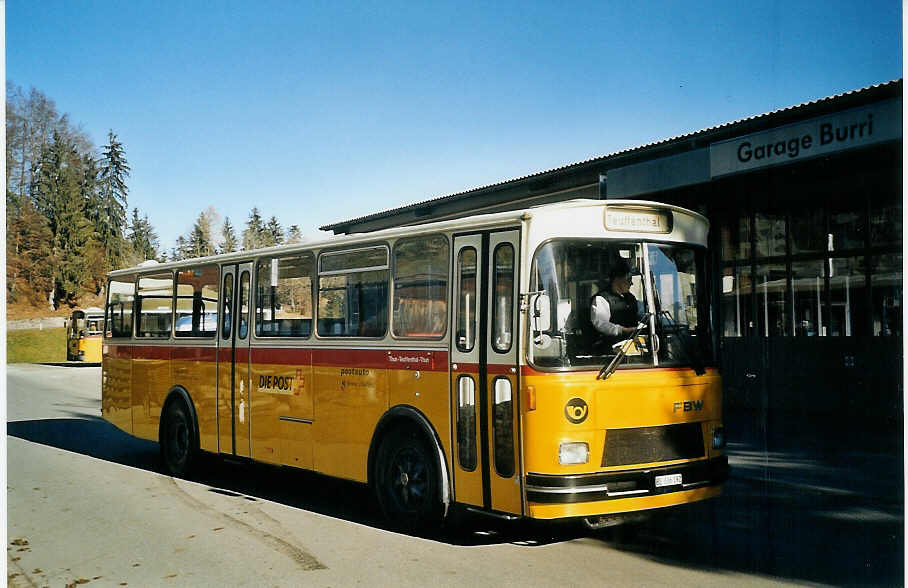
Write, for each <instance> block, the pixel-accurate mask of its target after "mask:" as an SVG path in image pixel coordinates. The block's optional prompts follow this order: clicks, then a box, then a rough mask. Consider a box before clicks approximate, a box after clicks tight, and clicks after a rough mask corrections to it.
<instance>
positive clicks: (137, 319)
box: [132, 268, 177, 341]
mask: <svg viewBox="0 0 908 588" xmlns="http://www.w3.org/2000/svg"><path fill="white" fill-rule="evenodd" d="M165 273H170V329H169V331H168V333H167V334H166V335H140V334H139V325H140V324H141V314H142V313H141V312H136V310H137V309H138V302H139V299H140V296H139V284H140V283H141V281H142V279H143V278H154V277H155V276H163V274H165ZM162 279H163V278H162ZM176 279H177V272H176V268H170V269H162V270H158V271H156V272H149V273H146V274H139V275H137V276H136V290H135V292H136V293H135V298H134V299H133V320H132V324H133V327H132V333H133V337H134V338H136V339H138V340H141V341H146V340H149V339H150V340H156V341H166V340H169V339H173V330H174V326H175V324H174V323H175V321H174V312H175V310H176V293H177V284H176ZM146 298H147V297H146ZM156 298H162V299H163V298H164V297H163V296H157V297H156Z"/></svg>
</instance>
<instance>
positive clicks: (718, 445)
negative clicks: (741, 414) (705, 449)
mask: <svg viewBox="0 0 908 588" xmlns="http://www.w3.org/2000/svg"><path fill="white" fill-rule="evenodd" d="M723 447H725V427H716V428H715V429H713V449H722V448H723Z"/></svg>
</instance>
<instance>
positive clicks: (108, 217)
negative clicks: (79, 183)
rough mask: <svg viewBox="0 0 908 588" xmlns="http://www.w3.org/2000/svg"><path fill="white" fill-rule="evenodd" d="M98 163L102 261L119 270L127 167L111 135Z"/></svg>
mask: <svg viewBox="0 0 908 588" xmlns="http://www.w3.org/2000/svg"><path fill="white" fill-rule="evenodd" d="M107 141H108V142H107V145H105V146H104V148H103V149H104V151H103V154H102V159H101V169H100V174H99V198H100V212H99V220H98V228H99V231H98V232H99V234H100V238H101V241H102V242H103V243H104V254H105V258H106V259H107V262H108V264H109V266H110V267H112V268H113V267H119V266H120V261H121V257H122V255H123V249H124V247H123V245H124V241H125V240H124V238H123V231H124V229H125V228H126V199H127V195H128V193H129V188H128V187H127V186H126V178H128V177H129V169H130V168H129V163H128V162H127V161H126V155H125V153H124V151H123V145H122V143H120V142H119V141H118V140H117V135H116V134H115V133H114V132H113V131H110V132H109V133H108V135H107Z"/></svg>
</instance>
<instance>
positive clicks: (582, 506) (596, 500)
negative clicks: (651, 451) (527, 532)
mask: <svg viewBox="0 0 908 588" xmlns="http://www.w3.org/2000/svg"><path fill="white" fill-rule="evenodd" d="M679 475H680V478H679V477H678V476H679ZM727 479H728V457H727V456H720V457H716V458H713V459H708V460H703V461H696V462H693V463H686V464H681V465H671V466H662V467H653V468H641V469H634V470H624V471H620V472H605V473H597V474H578V475H569V476H564V475H546V474H533V473H530V474H527V477H526V492H527V502H528V503H529V504H528V506H529V514H530V516H531V517H533V518H542V519H549V518H562V517H572V516H592V515H597V514H610V513H620V512H629V511H635V510H645V509H649V508H661V507H665V506H672V505H676V504H684V503H687V502H695V501H698V500H703V499H706V498H712V497H713V496H718V495H719V494H720V492H721V487H722V484H723V483H724V482H725V480H727ZM679 480H680V482H679Z"/></svg>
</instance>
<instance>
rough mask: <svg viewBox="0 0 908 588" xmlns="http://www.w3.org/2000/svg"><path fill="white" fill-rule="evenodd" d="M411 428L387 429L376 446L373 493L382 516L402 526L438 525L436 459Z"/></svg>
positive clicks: (411, 528) (438, 491) (440, 507)
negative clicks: (389, 430) (382, 438)
mask: <svg viewBox="0 0 908 588" xmlns="http://www.w3.org/2000/svg"><path fill="white" fill-rule="evenodd" d="M434 456H435V454H434V452H433V451H431V447H430V446H429V444H428V443H427V442H426V440H425V439H424V437H423V436H422V435H421V434H420V433H418V432H417V431H416V430H414V429H412V428H405V429H400V430H394V431H392V432H390V433H389V434H388V435H387V436H386V437H385V438H384V440H382V442H381V445H380V446H379V448H378V454H377V456H376V466H375V468H376V469H375V485H374V488H375V495H376V498H377V499H378V503H379V505H380V506H381V509H382V512H383V513H384V514H385V517H387V519H388V520H389V521H390V522H391V523H392V524H393V525H394V526H396V527H399V528H401V529H403V530H408V531H409V530H417V529H420V528H429V527H433V526H438V525H439V524H440V523H441V519H442V506H441V500H440V495H441V492H440V488H441V486H440V484H441V482H440V475H439V472H438V460H437V459H435V457H434Z"/></svg>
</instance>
